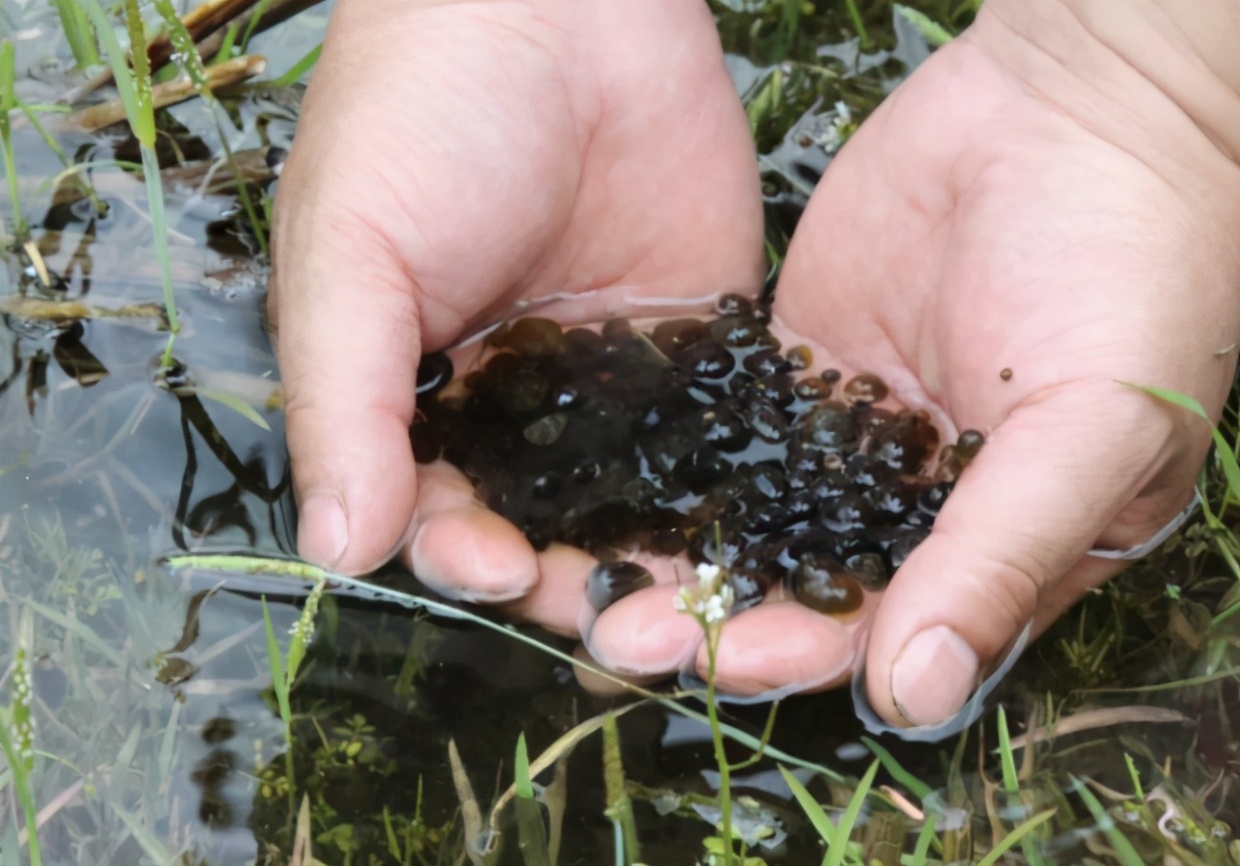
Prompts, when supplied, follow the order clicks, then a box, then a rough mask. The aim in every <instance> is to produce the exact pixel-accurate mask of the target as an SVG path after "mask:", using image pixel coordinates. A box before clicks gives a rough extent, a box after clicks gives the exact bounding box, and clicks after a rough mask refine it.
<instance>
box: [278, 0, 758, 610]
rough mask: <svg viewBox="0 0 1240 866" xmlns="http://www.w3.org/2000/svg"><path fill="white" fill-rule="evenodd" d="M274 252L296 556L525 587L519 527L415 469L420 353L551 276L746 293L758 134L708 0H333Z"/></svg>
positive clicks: (531, 572) (452, 483)
mask: <svg viewBox="0 0 1240 866" xmlns="http://www.w3.org/2000/svg"><path fill="white" fill-rule="evenodd" d="M274 249H275V273H274V276H273V280H272V285H271V291H270V299H269V314H270V320H271V323H272V328H273V335H274V339H275V345H276V352H277V356H278V359H279V362H280V369H281V374H282V379H283V383H284V390H285V396H286V417H287V429H288V442H289V450H290V453H291V457H292V466H293V481H294V488H295V492H296V496H297V499H298V503H299V506H300V509H299V510H300V525H299V531H298V548H299V550H300V552H301V554H302V555H303V556H304V557H305V558H306V559H308V560H310V561H312V562H315V563H319V564H322V565H325V566H328V567H331V568H334V569H336V570H338V571H341V572H345V573H352V574H356V573H360V572H365V571H368V570H372V569H374V568H376V567H377V566H379V565H381V564H382V563H383V562H384V561H386V560H387V559H388V558H390V557H391V556H393V555H394V554H398V553H399V554H403V558H404V559H405V561H406V562H407V563H408V564H409V565H410V566H411V567H412V568H413V569H414V571H415V572H417V573H418V574H419V576H421V577H422V578H423V579H424V580H426V581H427V582H428V583H431V584H432V585H439V586H452V585H460V584H469V583H470V582H471V581H472V582H473V583H474V584H475V586H474V587H473V589H474V590H475V592H474V595H475V597H478V598H480V599H487V598H489V599H491V600H499V599H502V598H515V597H519V596H521V595H523V594H525V593H526V592H528V591H529V590H531V589H532V588H533V587H534V586H535V585H536V584H537V583H538V581H539V578H540V575H539V568H540V566H539V560H538V557H537V556H536V555H535V553H534V551H533V549H532V548H531V547H530V545H529V544H528V542H526V541H525V539H524V538H523V537H522V536H521V535H520V533H519V532H518V531H517V530H516V528H515V527H513V526H511V524H508V523H507V522H505V521H503V520H501V519H500V518H499V517H498V516H497V515H494V514H493V513H491V512H489V511H487V510H486V509H485V508H483V507H482V506H481V505H479V504H478V503H477V502H476V500H475V499H474V496H473V491H472V489H471V488H470V487H469V485H468V483H466V482H465V481H464V478H463V476H461V475H460V473H459V472H455V470H451V469H450V468H449V467H446V466H444V465H442V464H436V465H435V466H434V467H433V468H432V467H424V468H423V469H424V471H422V472H420V473H419V472H417V471H415V466H414V460H413V455H412V453H411V449H410V444H409V426H410V424H411V422H412V421H413V417H414V412H415V406H414V392H415V376H416V368H417V365H418V359H419V356H420V355H421V354H422V353H426V352H432V351H435V350H437V349H441V348H443V347H445V346H448V345H450V344H452V343H453V342H455V341H456V340H458V339H459V338H461V337H462V336H463V335H466V334H468V333H470V332H471V330H473V329H475V328H477V327H479V326H480V325H483V324H485V323H487V322H489V321H493V320H497V319H499V318H503V317H504V316H505V314H506V313H510V312H511V311H512V310H513V308H514V305H515V304H517V303H518V302H521V301H527V300H534V299H538V298H542V297H546V296H549V295H556V294H574V293H584V292H591V293H592V294H591V296H590V300H589V301H588V302H587V304H588V305H590V311H589V313H588V314H586V313H585V312H581V315H582V316H583V317H584V316H587V315H588V316H589V317H593V318H603V317H606V316H609V315H623V314H625V313H626V312H628V311H629V307H631V306H633V302H634V301H636V302H638V305H640V300H641V299H642V298H656V297H658V298H669V297H670V298H675V297H685V298H693V297H700V296H702V295H706V294H710V293H714V292H720V291H741V292H748V293H751V294H752V293H755V292H756V291H757V289H758V287H759V285H760V283H761V276H762V265H763V263H762V212H761V200H760V196H759V190H758V176H757V170H756V167H755V163H754V154H753V144H752V141H751V139H750V136H749V130H748V127H747V124H746V121H745V115H744V112H743V110H742V108H741V105H740V101H739V100H738V99H737V95H736V92H735V89H734V87H733V85H732V82H731V80H730V79H729V77H728V74H727V72H726V70H725V68H724V65H723V57H722V52H721V50H720V47H719V40H718V36H717V34H716V31H715V27H714V23H713V21H712V19H711V15H710V13H709V10H708V8H707V6H706V4H704V3H702V2H701V0H628V2H626V3H623V4H619V3H615V2H610V0H537V2H535V0H529V2H507V3H499V2H470V3H465V2H437V3H436V2H426V0H341V2H339V3H338V4H337V7H336V9H335V11H334V13H333V17H332V22H331V26H330V28H329V32H328V36H327V40H326V42H325V43H324V47H323V54H322V57H321V59H320V61H319V64H318V67H317V68H316V70H315V72H314V78H313V81H312V83H311V85H310V88H309V90H308V91H307V94H306V99H305V103H304V107H303V111H302V117H301V124H300V128H299V130H298V133H297V138H296V141H295V143H294V146H293V148H292V152H291V154H290V156H289V159H288V163H287V166H286V168H285V170H284V173H283V175H282V178H281V181H280V186H279V193H278V197H277V203H276V225H275V231H274ZM647 314H648V313H647ZM419 475H420V477H419ZM479 576H481V577H479ZM582 579H584V574H583V575H582Z"/></svg>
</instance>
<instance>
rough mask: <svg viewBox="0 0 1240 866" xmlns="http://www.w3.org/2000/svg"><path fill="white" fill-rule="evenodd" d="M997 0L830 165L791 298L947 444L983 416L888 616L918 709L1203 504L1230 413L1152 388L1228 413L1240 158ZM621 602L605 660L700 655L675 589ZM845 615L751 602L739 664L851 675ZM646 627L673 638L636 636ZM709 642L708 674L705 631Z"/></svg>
mask: <svg viewBox="0 0 1240 866" xmlns="http://www.w3.org/2000/svg"><path fill="white" fill-rule="evenodd" d="M987 8H989V7H984V8H983V12H982V15H981V17H980V18H979V21H978V23H977V24H976V25H975V26H974V29H973V30H971V31H969V33H967V34H965V35H964V36H963V37H962V38H961V39H959V40H957V41H956V42H954V43H952V44H950V45H948V46H947V47H945V48H943V49H941V50H940V51H939V52H938V53H937V54H936V55H935V56H933V57H932V58H931V59H930V60H929V61H928V62H927V63H926V64H925V65H924V66H923V67H922V68H920V69H919V70H918V71H917V72H916V73H914V74H913V75H912V77H911V78H910V80H909V81H907V82H906V83H905V84H904V85H903V86H901V87H900V88H899V89H898V90H897V91H896V92H895V93H894V94H893V95H892V96H891V97H890V98H889V99H888V100H887V101H886V102H885V103H884V104H883V105H881V106H880V107H879V109H878V110H877V111H876V112H875V114H874V115H873V116H872V117H870V118H869V119H868V120H867V121H866V122H865V124H864V125H863V126H862V127H861V129H860V130H859V131H858V132H857V134H856V135H855V136H854V138H853V139H852V140H851V141H850V142H849V143H848V144H847V145H846V146H845V147H844V149H843V151H842V152H841V153H840V155H839V156H838V158H837V159H836V160H835V161H834V162H833V163H832V164H831V166H830V168H829V169H828V171H827V172H826V175H825V177H824V178H823V180H822V182H821V183H820V185H819V186H818V188H817V190H816V191H815V193H814V196H813V199H812V201H811V203H810V206H809V208H808V210H807V212H806V213H805V215H804V217H803V218H802V220H801V223H800V225H799V226H798V229H797V234H796V237H795V238H794V240H793V244H792V248H791V250H790V251H789V254H788V257H787V261H786V263H785V266H784V270H783V274H782V277H781V280H780V284H779V287H778V289H777V292H776V300H775V314H776V318H777V320H781V321H782V322H783V324H784V325H786V326H788V327H789V328H791V329H792V330H793V331H794V332H796V333H798V334H800V335H801V336H802V338H803V339H804V341H805V342H807V343H812V344H815V345H820V346H822V347H824V348H825V350H826V352H828V353H829V354H831V355H833V356H835V357H838V358H839V359H841V360H842V361H843V362H844V363H845V364H848V365H851V366H852V367H854V368H857V369H865V370H870V371H872V372H875V373H877V374H878V375H880V376H881V377H882V378H883V379H885V380H886V381H887V382H888V383H889V384H890V386H891V387H892V390H893V391H894V392H895V393H896V394H897V395H899V397H900V398H901V399H902V400H903V401H904V402H905V403H907V404H908V405H910V406H912V407H914V408H922V409H925V410H927V411H929V412H930V413H931V414H932V415H933V416H934V417H935V419H936V420H937V421H938V422H939V425H940V427H941V429H942V431H943V433H944V438H945V440H947V441H950V440H951V439H952V438H953V437H954V435H955V433H956V432H957V431H960V430H964V429H970V428H972V429H977V430H981V431H983V432H984V433H985V434H986V437H987V442H986V444H985V446H984V447H983V448H982V450H981V452H980V454H979V456H978V457H977V458H976V459H975V460H974V461H973V463H972V464H971V465H970V466H969V467H968V469H967V470H966V471H965V472H964V474H963V476H962V477H961V479H960V481H959V482H958V485H957V487H956V489H955V490H954V492H953V493H952V496H951V497H950V499H949V500H948V502H947V504H946V506H945V507H944V509H943V510H942V512H941V513H940V514H939V516H938V519H937V521H936V523H935V526H934V529H933V531H932V533H931V534H930V536H929V538H928V539H927V540H926V541H924V542H923V543H922V544H921V545H920V547H918V548H917V549H916V550H915V551H914V553H913V554H912V556H911V557H910V558H909V559H908V560H907V561H906V563H905V564H904V565H903V566H902V567H901V568H900V569H899V571H898V572H897V573H896V574H895V576H894V578H893V580H892V582H891V584H890V586H889V588H888V589H887V590H886V592H885V594H884V596H883V598H882V600H881V602H880V603H879V604H878V610H877V613H876V614H875V617H874V620H873V622H872V627H871V630H870V636H869V641H868V647H866V648H865V649H864V659H865V663H866V668H865V672H866V686H867V694H868V697H869V699H870V702H871V703H872V704H873V706H874V708H875V709H876V710H877V712H878V713H879V715H881V716H882V717H883V718H885V719H886V720H887V721H888V722H890V723H893V724H896V725H900V726H907V725H933V724H937V723H939V722H941V721H943V720H945V719H947V718H948V717H950V716H952V715H953V714H954V713H955V712H956V711H957V710H958V709H960V707H961V706H962V704H963V703H964V702H965V700H966V699H967V698H968V696H969V695H970V694H971V693H972V691H973V690H974V689H975V687H976V686H977V684H978V682H979V679H980V678H981V677H982V676H983V675H984V674H985V673H986V672H987V671H988V670H989V669H991V668H992V667H993V666H994V665H995V664H996V663H997V661H998V660H999V658H1000V657H1001V656H1002V655H1003V654H1004V652H1005V650H1006V649H1007V648H1008V647H1010V646H1012V645H1013V643H1014V642H1015V641H1016V640H1017V638H1018V636H1019V635H1020V634H1021V633H1022V631H1024V630H1025V628H1026V626H1027V625H1029V624H1030V623H1032V626H1033V631H1034V632H1035V633H1036V632H1039V631H1041V630H1043V629H1044V628H1045V627H1046V626H1047V625H1048V624H1049V623H1050V622H1051V621H1052V620H1053V619H1054V618H1055V617H1056V616H1058V615H1059V614H1061V613H1062V612H1063V611H1064V610H1065V609H1066V608H1067V607H1068V606H1069V605H1070V604H1072V603H1073V602H1074V601H1076V600H1077V599H1078V598H1080V596H1081V595H1082V594H1084V593H1085V592H1086V591H1088V590H1089V589H1090V588H1091V587H1094V586H1096V585H1098V584H1099V583H1101V582H1103V581H1104V580H1106V579H1107V578H1109V577H1111V576H1113V575H1114V574H1115V573H1117V572H1118V571H1119V570H1120V569H1121V568H1122V567H1123V565H1124V563H1123V562H1122V561H1118V560H1115V559H1107V558H1101V557H1096V556H1091V555H1089V554H1088V553H1087V552H1088V551H1090V550H1091V549H1097V550H1110V551H1120V550H1125V549H1128V548H1132V547H1135V546H1137V545H1140V544H1142V543H1143V542H1145V541H1146V540H1147V539H1149V538H1151V537H1152V536H1154V535H1155V534H1156V533H1157V532H1158V531H1159V529H1160V528H1161V527H1163V526H1164V525H1165V524H1167V522H1168V521H1169V520H1170V519H1172V518H1173V517H1174V516H1175V515H1176V514H1177V512H1180V511H1181V510H1182V509H1183V508H1184V507H1185V506H1186V504H1187V503H1189V502H1190V500H1191V497H1192V495H1193V486H1194V482H1195V479H1196V475H1197V471H1198V469H1199V468H1200V466H1201V464H1202V461H1203V459H1204V457H1205V455H1206V453H1207V450H1208V447H1209V442H1210V434H1209V428H1208V425H1207V424H1206V423H1205V422H1204V421H1202V420H1201V419H1199V418H1197V417H1195V416H1193V415H1191V414H1190V413H1188V412H1187V411H1185V410H1183V409H1179V408H1176V407H1174V406H1172V405H1170V404H1168V403H1165V402H1162V401H1160V400H1158V399H1156V398H1154V397H1152V396H1150V395H1149V394H1147V393H1145V392H1143V391H1141V390H1139V389H1138V388H1136V387H1134V386H1138V385H1149V386H1157V387H1161V388H1169V389H1172V390H1175V391H1179V392H1183V393H1185V394H1188V395H1190V396H1192V397H1194V398H1196V399H1197V400H1199V401H1200V402H1201V403H1202V404H1203V405H1204V406H1205V407H1206V409H1207V411H1208V412H1210V413H1211V414H1212V415H1213V416H1214V417H1215V418H1217V416H1218V414H1219V412H1220V411H1221V407H1222V404H1223V402H1224V400H1225V398H1226V395H1227V392H1228V388H1229V386H1230V384H1231V382H1232V380H1233V375H1234V371H1235V367H1236V348H1237V338H1240V296H1238V295H1237V289H1238V288H1240V245H1238V244H1237V243H1236V240H1235V238H1236V237H1237V231H1238V230H1240V168H1238V167H1237V165H1236V164H1235V163H1234V162H1232V161H1231V160H1230V159H1229V158H1228V157H1227V156H1226V155H1225V154H1224V153H1223V152H1222V151H1220V149H1219V148H1217V147H1216V146H1215V144H1214V143H1212V141H1211V140H1210V139H1209V138H1208V137H1207V136H1206V135H1204V134H1203V133H1202V131H1201V130H1199V129H1198V128H1197V127H1196V126H1195V125H1194V124H1193V122H1192V121H1191V120H1189V118H1188V116H1186V115H1185V114H1184V113H1183V112H1182V111H1180V110H1179V109H1178V108H1177V107H1176V106H1175V104H1174V103H1173V102H1171V101H1170V100H1169V99H1168V98H1166V96H1165V95H1164V94H1162V93H1161V92H1159V91H1157V90H1155V89H1154V88H1153V87H1152V85H1151V84H1150V82H1149V81H1147V80H1145V79H1143V78H1141V77H1140V76H1135V77H1134V76H1132V75H1124V74H1118V75H1116V77H1115V79H1114V80H1113V81H1111V82H1099V81H1098V80H1096V79H1095V80H1092V81H1091V80H1089V79H1088V78H1076V77H1073V76H1072V75H1071V74H1067V73H1065V72H1064V68H1063V67H1062V66H1059V65H1057V64H1056V63H1055V61H1054V59H1053V58H1051V57H1049V56H1043V57H1041V58H1035V59H1034V60H1032V61H1030V62H1028V63H1020V64H1016V65H1015V67H1013V66H1011V65H1009V60H1010V59H1011V58H1012V56H1013V55H1011V54H1005V53H1004V52H1003V51H1001V50H996V46H1001V45H1005V44H1008V43H1009V42H1011V41H1012V40H1007V39H1006V37H1007V36H1008V34H1007V33H1006V32H1005V30H1004V27H1005V25H1004V23H1003V22H1002V20H1000V19H998V18H997V17H996V16H994V15H991V14H990V13H988V12H987ZM1024 49H1025V50H1027V49H1028V46H1024ZM1020 50H1021V46H1019V45H1018V46H1016V48H1015V49H1014V52H1019V51H1020ZM1087 59H1088V58H1087ZM1083 65H1084V66H1086V67H1088V66H1089V64H1088V63H1087V62H1086V63H1083ZM1091 71H1095V72H1096V70H1091ZM1031 73H1032V74H1031ZM1107 87H1109V88H1110V89H1109V90H1108V89H1107ZM664 592H665V593H666V592H667V590H664ZM625 602H627V603H628V604H629V605H630V611H633V613H631V614H630V615H629V616H627V617H622V616H616V617H614V618H612V619H609V615H610V611H608V612H606V613H604V614H603V616H602V617H600V618H599V620H598V622H597V623H595V625H594V627H593V629H592V630H591V634H590V635H589V641H588V643H589V646H590V647H591V648H592V649H593V650H594V651H595V652H594V654H595V656H596V657H599V658H600V659H601V660H604V661H606V662H607V663H608V664H610V665H612V666H615V667H618V668H620V669H622V670H631V671H643V672H651V671H653V670H655V669H658V668H660V666H661V668H662V669H664V670H671V669H673V667H674V666H675V665H676V664H679V663H682V662H684V661H685V660H686V652H685V648H686V646H687V640H688V638H687V637H686V635H685V634H682V633H681V632H676V633H675V634H674V635H673V637H674V638H675V639H671V638H669V637H667V636H665V635H664V633H663V632H661V631H657V630H656V627H655V626H652V625H651V622H652V621H654V622H656V623H664V624H665V625H663V626H662V628H664V629H672V628H679V629H682V630H683V629H685V628H687V625H686V624H683V623H681V624H680V625H673V624H675V623H676V618H675V615H674V614H671V613H670V612H667V613H660V611H667V610H668V599H667V598H658V597H656V596H655V595H654V593H653V591H652V592H651V595H650V598H649V605H648V606H647V607H646V608H645V609H644V610H642V611H640V612H637V607H638V605H639V603H640V602H639V601H638V600H637V596H631V597H630V598H629V599H625ZM681 619H682V620H683V619H684V618H683V617H681ZM823 619H824V618H822V617H818V616H817V615H814V614H810V613H809V612H808V611H806V610H805V609H803V608H799V607H798V606H795V605H789V604H787V603H780V604H764V605H761V606H758V607H756V608H752V609H750V610H746V611H743V612H741V613H740V614H739V615H737V616H735V617H734V618H733V619H731V620H729V621H728V622H727V624H726V625H725V626H724V628H723V632H722V637H721V640H720V643H719V648H718V657H717V666H716V675H717V678H718V682H719V684H720V686H721V687H722V688H724V689H727V690H730V691H733V692H735V693H741V694H746V693H750V694H751V693H754V692H759V691H763V690H768V689H773V688H779V687H781V686H789V685H792V686H795V685H803V686H811V687H813V686H824V685H830V684H832V683H835V682H839V681H840V680H842V679H843V678H844V677H846V676H847V675H848V673H849V671H848V669H847V666H845V668H843V669H842V668H841V667H840V659H841V657H843V656H842V653H843V652H844V649H845V648H846V646H847V640H848V639H849V638H850V627H849V626H848V625H847V624H843V625H840V626H838V627H836V626H832V625H829V624H827V623H825V622H823ZM638 623H641V624H643V626H644V629H645V632H646V633H647V634H653V635H655V637H656V638H658V639H659V640H661V641H662V642H661V643H660V644H658V646H659V648H660V651H661V652H663V654H662V655H661V656H659V657H658V658H653V657H652V653H651V650H650V645H651V644H650V641H647V642H646V644H645V645H641V644H635V643H634V642H633V641H632V640H631V639H630V638H629V637H628V635H631V634H632V633H633V631H632V630H633V629H634V628H635V627H636V625H637V624H638ZM626 629H628V630H629V631H628V632H626V631H625V630H626ZM852 639H854V640H855V639H856V637H855V634H854V635H852ZM857 657H858V659H860V657H861V656H860V652H859V653H858V656H857ZM687 658H688V660H689V661H690V662H691V663H695V664H696V666H697V668H698V670H699V672H702V671H704V670H705V668H706V663H707V658H706V653H705V651H704V649H702V648H701V647H700V641H699V646H698V648H697V652H696V657H695V658H694V657H693V656H688V657H687Z"/></svg>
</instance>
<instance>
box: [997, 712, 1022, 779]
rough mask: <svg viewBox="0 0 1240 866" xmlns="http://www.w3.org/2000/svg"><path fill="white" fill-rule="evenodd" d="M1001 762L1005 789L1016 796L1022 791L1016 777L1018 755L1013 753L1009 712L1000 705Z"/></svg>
mask: <svg viewBox="0 0 1240 866" xmlns="http://www.w3.org/2000/svg"><path fill="white" fill-rule="evenodd" d="M999 764H1000V766H1001V767H1002V768H1003V790H1005V791H1007V793H1008V794H1010V795H1012V796H1015V795H1017V794H1019V793H1020V781H1019V780H1018V779H1017V778H1016V757H1015V756H1014V755H1013V754H1012V737H1011V735H1010V734H1009V733H1008V726H1007V713H1005V712H1004V710H1003V707H1002V706H1000V707H999Z"/></svg>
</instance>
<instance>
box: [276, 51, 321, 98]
mask: <svg viewBox="0 0 1240 866" xmlns="http://www.w3.org/2000/svg"><path fill="white" fill-rule="evenodd" d="M322 52H323V43H322V42H320V43H319V44H318V45H316V46H314V47H313V48H311V49H310V50H309V51H307V52H306V53H305V56H303V57H302V58H301V59H300V60H298V61H297V62H296V63H294V64H293V65H292V66H290V67H289V68H288V71H287V72H285V73H284V74H283V75H281V76H280V77H279V78H277V79H276V80H275V81H273V82H272V84H273V85H274V86H275V87H289V86H291V85H293V84H296V83H297V82H298V81H300V80H301V77H302V76H303V75H305V74H306V73H307V72H309V71H310V69H311V68H312V67H313V66H314V64H316V63H318V62H319V55H320V54H321V53H322Z"/></svg>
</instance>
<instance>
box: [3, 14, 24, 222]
mask: <svg viewBox="0 0 1240 866" xmlns="http://www.w3.org/2000/svg"><path fill="white" fill-rule="evenodd" d="M16 78H17V67H16V65H15V63H14V60H13V43H12V42H10V41H9V40H7V39H5V40H2V41H0V146H3V153H4V175H5V177H6V178H8V181H9V200H10V201H11V202H12V204H13V231H14V232H16V233H17V235H18V236H19V237H21V236H25V234H26V220H25V218H24V217H23V216H22V208H21V197H20V196H19V195H18V188H17V159H16V158H15V156H14V154H13V129H12V126H11V125H10V122H9V112H10V111H12V110H13V109H14V108H15V107H16V106H17V92H16V89H15V88H16ZM0 229H2V227H0ZM0 234H2V231H0Z"/></svg>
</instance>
